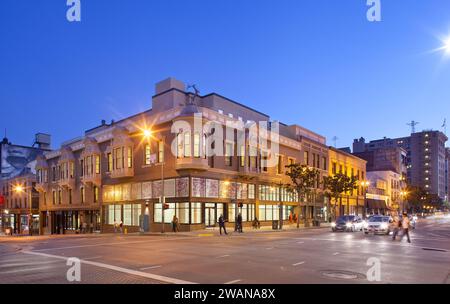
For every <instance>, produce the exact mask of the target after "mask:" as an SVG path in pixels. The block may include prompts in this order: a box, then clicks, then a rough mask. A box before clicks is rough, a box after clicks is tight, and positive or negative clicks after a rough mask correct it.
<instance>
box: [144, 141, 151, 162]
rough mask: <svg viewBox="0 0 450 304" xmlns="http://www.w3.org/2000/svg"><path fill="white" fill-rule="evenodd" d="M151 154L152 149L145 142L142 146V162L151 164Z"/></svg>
mask: <svg viewBox="0 0 450 304" xmlns="http://www.w3.org/2000/svg"><path fill="white" fill-rule="evenodd" d="M151 155H152V150H151V148H150V144H146V145H145V147H144V163H145V164H146V165H150V164H151Z"/></svg>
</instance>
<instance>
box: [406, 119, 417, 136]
mask: <svg viewBox="0 0 450 304" xmlns="http://www.w3.org/2000/svg"><path fill="white" fill-rule="evenodd" d="M418 124H420V122H417V121H414V120H412V121H411V122H410V123H407V125H408V126H410V127H411V134H413V133H416V126H417V125H418Z"/></svg>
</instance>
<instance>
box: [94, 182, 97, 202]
mask: <svg viewBox="0 0 450 304" xmlns="http://www.w3.org/2000/svg"><path fill="white" fill-rule="evenodd" d="M97 202H98V187H97V186H94V203H97Z"/></svg>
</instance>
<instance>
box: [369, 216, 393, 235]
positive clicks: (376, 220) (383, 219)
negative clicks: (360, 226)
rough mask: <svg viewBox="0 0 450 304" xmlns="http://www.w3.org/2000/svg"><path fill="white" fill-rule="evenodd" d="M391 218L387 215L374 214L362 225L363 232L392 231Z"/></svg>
mask: <svg viewBox="0 0 450 304" xmlns="http://www.w3.org/2000/svg"><path fill="white" fill-rule="evenodd" d="M391 224H392V219H391V218H390V217H389V216H384V215H376V216H372V217H370V218H369V219H368V221H367V222H366V223H365V225H364V233H365V234H369V233H373V234H389V233H390V232H391V231H392V228H393V227H392V225H391Z"/></svg>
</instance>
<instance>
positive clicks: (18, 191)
mask: <svg viewBox="0 0 450 304" xmlns="http://www.w3.org/2000/svg"><path fill="white" fill-rule="evenodd" d="M14 192H16V193H20V192H23V187H22V185H17V186H15V187H14Z"/></svg>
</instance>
